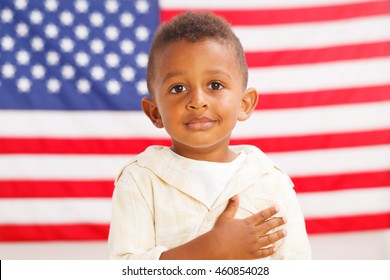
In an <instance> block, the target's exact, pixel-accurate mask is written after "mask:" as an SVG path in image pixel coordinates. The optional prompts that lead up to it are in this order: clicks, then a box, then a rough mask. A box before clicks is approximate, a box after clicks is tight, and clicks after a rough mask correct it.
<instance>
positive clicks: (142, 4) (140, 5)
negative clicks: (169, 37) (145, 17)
mask: <svg viewBox="0 0 390 280" xmlns="http://www.w3.org/2000/svg"><path fill="white" fill-rule="evenodd" d="M135 8H136V9H137V11H138V13H140V14H145V13H147V12H148V11H149V8H150V6H149V3H148V1H145V0H138V1H137V2H135Z"/></svg>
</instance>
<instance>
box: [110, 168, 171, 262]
mask: <svg viewBox="0 0 390 280" xmlns="http://www.w3.org/2000/svg"><path fill="white" fill-rule="evenodd" d="M142 187H143V188H146V189H147V188H148V186H142ZM143 191H145V190H144V189H143ZM147 198H148V196H145V195H143V194H142V192H141V190H140V186H138V185H137V183H136V182H135V180H134V178H133V176H132V175H131V173H130V172H129V170H126V169H125V170H124V172H122V174H121V175H120V176H119V177H118V179H117V181H116V183H115V189H114V192H113V196H112V218H111V225H110V233H109V237H108V250H109V259H133V260H147V259H149V260H158V259H159V258H160V256H161V254H162V253H163V252H164V251H166V250H167V248H165V247H163V246H156V245H155V229H154V221H153V209H152V208H151V207H150V205H151V204H150V203H148V201H147Z"/></svg>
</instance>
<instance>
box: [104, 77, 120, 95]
mask: <svg viewBox="0 0 390 280" xmlns="http://www.w3.org/2000/svg"><path fill="white" fill-rule="evenodd" d="M107 90H108V93H109V94H119V92H120V91H121V84H120V83H119V82H118V81H117V80H114V79H111V80H109V81H108V82H107Z"/></svg>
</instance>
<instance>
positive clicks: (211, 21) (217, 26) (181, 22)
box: [147, 11, 248, 94]
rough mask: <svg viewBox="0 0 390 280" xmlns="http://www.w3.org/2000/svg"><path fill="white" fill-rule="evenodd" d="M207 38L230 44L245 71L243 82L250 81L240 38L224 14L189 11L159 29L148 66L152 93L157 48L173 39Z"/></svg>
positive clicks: (240, 69)
mask: <svg viewBox="0 0 390 280" xmlns="http://www.w3.org/2000/svg"><path fill="white" fill-rule="evenodd" d="M204 39H213V40H216V41H219V42H220V43H222V44H224V45H226V46H228V47H229V48H231V49H232V51H233V53H234V54H235V56H236V62H237V67H238V69H239V71H240V72H241V73H242V78H243V86H244V88H246V86H247V83H248V66H247V64H246V59H245V53H244V49H243V47H242V45H241V42H240V40H239V39H238V37H237V36H236V35H235V34H234V32H233V30H232V28H231V26H230V24H229V23H228V22H227V21H226V20H225V19H224V18H222V17H220V16H217V15H215V14H213V13H211V12H193V11H188V12H185V13H182V14H179V15H177V16H175V17H173V18H172V19H171V20H170V21H168V22H166V23H163V24H162V25H160V27H159V28H158V29H157V31H156V34H155V35H154V38H153V42H152V45H151V48H150V52H149V60H148V66H147V85H148V90H149V92H150V93H151V94H152V88H151V84H152V81H153V80H154V78H155V77H154V75H155V69H154V67H155V57H156V55H157V53H158V51H160V50H162V49H164V48H165V47H167V46H168V45H169V44H170V43H173V42H177V41H180V40H186V41H187V42H192V43H195V42H198V41H201V40H204Z"/></svg>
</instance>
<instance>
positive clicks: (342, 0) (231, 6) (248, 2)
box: [159, 0, 375, 10]
mask: <svg viewBox="0 0 390 280" xmlns="http://www.w3.org/2000/svg"><path fill="white" fill-rule="evenodd" d="M372 1H375V0H315V1H313V0H294V1H291V0H278V1H275V0H262V1H258V0H240V1H237V0H225V1H223V9H225V10H241V9H243V8H245V9H267V8H269V9H275V8H281V9H284V8H286V7H291V8H292V7H309V6H310V7H318V6H327V5H328V6H334V5H345V4H356V3H366V2H372ZM159 3H160V6H161V8H162V9H164V10H172V9H181V10H189V9H192V10H193V9H204V8H207V9H209V10H218V9H222V8H221V3H220V2H218V1H209V0H197V1H180V2H178V1H176V0H161V1H159Z"/></svg>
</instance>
